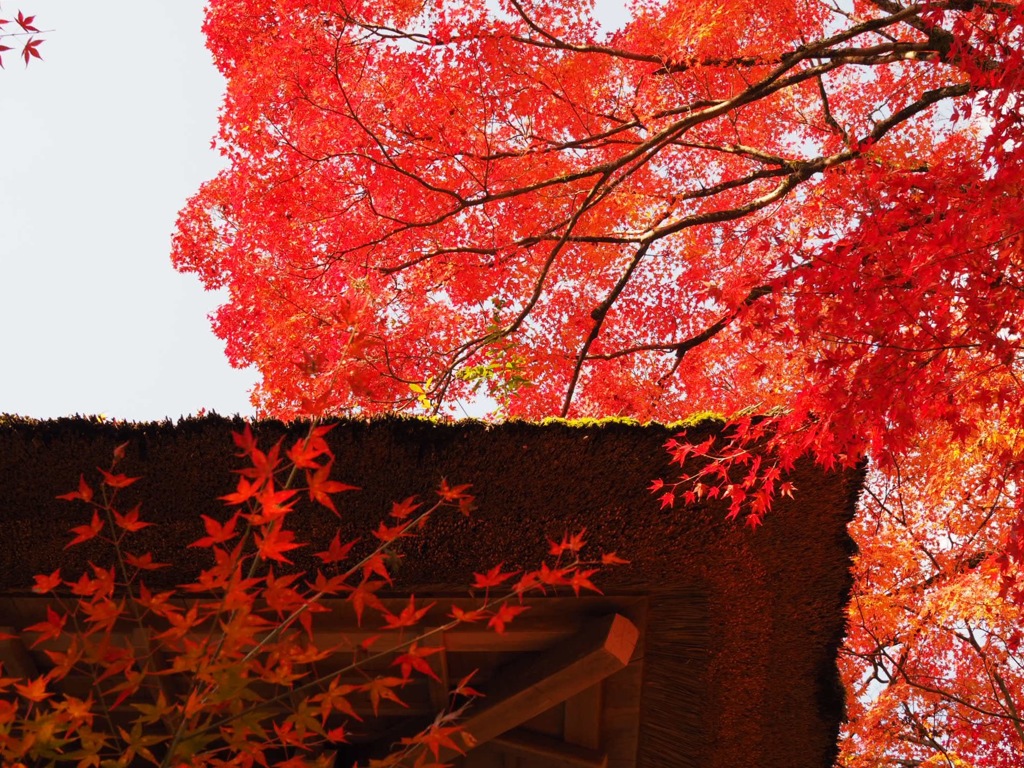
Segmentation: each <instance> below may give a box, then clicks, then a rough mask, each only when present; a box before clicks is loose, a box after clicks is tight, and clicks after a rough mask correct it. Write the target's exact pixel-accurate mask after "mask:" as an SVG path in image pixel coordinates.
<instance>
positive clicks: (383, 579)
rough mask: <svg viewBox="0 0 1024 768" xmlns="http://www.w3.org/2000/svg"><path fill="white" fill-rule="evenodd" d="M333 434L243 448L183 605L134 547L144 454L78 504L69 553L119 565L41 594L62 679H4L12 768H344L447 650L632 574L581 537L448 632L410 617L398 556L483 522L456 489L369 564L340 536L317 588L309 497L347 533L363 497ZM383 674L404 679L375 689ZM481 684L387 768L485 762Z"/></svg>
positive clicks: (427, 611)
mask: <svg viewBox="0 0 1024 768" xmlns="http://www.w3.org/2000/svg"><path fill="white" fill-rule="evenodd" d="M329 429H330V427H329V426H313V427H311V429H310V431H309V433H308V434H307V435H306V436H305V437H304V438H301V439H299V440H297V441H296V442H295V443H294V444H293V445H292V446H290V447H287V448H285V447H284V446H283V444H282V443H280V442H279V443H277V444H276V445H274V446H272V447H270V448H269V449H267V450H263V449H261V448H260V447H259V446H258V444H257V441H256V439H255V438H254V436H253V434H252V433H251V432H250V430H249V428H248V427H246V429H245V430H244V431H243V432H241V433H237V434H235V444H236V446H237V449H238V456H239V457H240V459H242V460H244V462H245V465H244V466H243V467H242V468H241V469H240V470H239V478H238V484H237V489H236V491H234V492H233V493H230V494H228V495H227V496H225V497H224V498H223V501H224V503H225V511H224V514H223V516H221V517H220V518H219V519H215V518H213V517H210V516H207V515H203V516H202V517H201V519H197V520H196V521H195V523H196V527H197V534H200V532H202V535H198V537H197V538H196V540H195V541H194V542H192V544H191V545H190V546H191V547H197V548H200V549H205V550H208V551H209V555H210V560H211V561H212V562H211V564H210V566H209V567H208V568H206V569H204V570H203V571H202V572H201V573H200V575H199V576H198V578H197V579H195V581H194V582H192V583H186V584H183V585H181V586H180V587H178V588H177V589H168V590H157V589H152V588H151V587H150V586H148V585H147V582H150V583H151V581H152V580H151V577H152V572H154V571H158V570H160V569H164V568H173V566H174V564H170V563H161V562H154V560H153V556H152V555H151V554H150V553H147V552H144V551H141V550H140V549H139V548H138V546H137V545H136V544H135V543H134V542H133V534H135V533H136V532H138V531H140V530H142V529H144V528H146V527H148V526H150V525H151V523H149V522H147V521H146V520H145V518H144V512H143V511H142V510H141V509H140V507H139V506H138V505H136V506H133V507H131V508H130V509H125V508H124V505H123V504H122V502H121V497H122V492H123V489H126V488H128V487H129V486H131V485H133V484H134V483H136V481H139V480H140V478H137V477H129V476H127V475H125V474H122V473H120V472H119V471H118V464H119V462H120V461H121V460H122V459H123V458H124V456H125V452H126V450H130V447H129V446H128V445H127V444H125V445H122V446H119V447H118V448H117V449H116V450H115V452H114V457H113V461H112V463H111V465H110V467H109V468H108V469H107V470H103V469H99V470H98V478H97V479H96V480H93V479H91V478H90V479H87V478H86V477H85V476H84V475H83V476H82V478H81V479H80V481H79V483H78V486H77V488H75V489H74V490H71V491H69V492H68V493H66V494H63V495H62V496H61V497H60V498H62V499H65V500H67V501H69V502H74V503H76V504H78V505H79V506H80V507H81V508H82V509H83V518H82V519H83V523H82V524H81V525H79V526H75V527H74V528H72V530H71V534H72V537H71V538H70V540H69V542H68V544H67V547H73V546H77V545H80V544H82V543H84V542H88V541H90V540H93V539H99V540H102V541H103V542H105V543H106V544H107V545H109V546H108V553H109V557H108V558H107V559H106V560H103V561H98V562H94V563H91V564H90V567H89V569H87V570H86V571H85V572H83V573H80V574H74V575H71V574H64V573H62V572H61V569H57V570H56V571H54V572H53V573H50V574H40V575H38V576H36V577H35V585H34V587H33V591H34V592H35V593H36V594H38V595H40V596H45V597H46V598H48V599H49V603H48V605H47V606H46V618H45V619H43V620H42V621H40V622H38V623H36V624H34V625H32V626H29V627H27V628H26V629H25V635H26V639H28V638H31V640H32V642H31V647H32V648H35V649H38V650H41V651H42V652H44V653H45V654H46V656H47V657H49V659H50V661H51V662H52V668H51V669H50V670H49V671H47V672H45V673H44V674H41V675H39V676H36V677H33V678H30V679H20V678H17V677H12V676H9V671H7V670H2V669H0V762H2V764H3V765H4V766H14V767H16V768H24V767H25V766H30V765H73V766H78V768H87V767H89V766H95V767H98V766H130V765H131V766H134V765H157V766H240V767H242V766H244V767H246V768H248V767H250V766H270V765H273V766H293V767H295V768H298V767H299V766H331V765H334V764H335V753H336V751H337V749H338V747H339V746H340V745H342V744H344V743H345V742H346V741H347V740H348V739H347V734H348V733H349V731H350V728H351V727H352V726H355V727H356V728H358V727H359V721H360V720H361V717H360V715H359V713H358V711H357V705H359V704H362V703H365V704H368V706H369V708H370V709H371V710H372V712H373V713H374V714H376V713H377V712H378V710H379V707H380V705H381V703H382V702H385V701H387V702H393V703H395V704H397V705H400V706H404V703H403V699H402V697H403V687H404V686H405V685H406V684H407V683H408V682H409V681H410V679H411V678H412V677H414V676H426V677H430V678H433V679H435V680H439V678H438V676H437V673H436V672H435V670H434V668H433V666H432V665H431V661H430V659H431V656H432V655H433V654H436V653H438V652H439V651H441V650H443V646H442V645H438V644H437V641H438V640H439V639H440V638H439V635H440V633H441V632H444V631H447V630H450V629H452V628H454V627H456V626H457V625H459V624H465V623H474V622H476V623H480V624H481V625H486V626H488V627H490V628H491V629H493V631H495V632H499V633H500V632H504V631H505V630H506V628H507V626H508V625H509V623H510V622H512V621H513V620H514V619H515V618H516V616H518V615H520V614H522V613H523V612H524V611H526V610H527V609H528V606H526V605H523V604H522V598H523V597H524V596H526V595H530V594H533V593H537V594H542V593H550V592H551V591H552V590H556V591H557V590H561V591H563V592H566V593H567V592H570V591H571V592H574V593H576V594H580V592H581V590H589V591H598V590H597V588H596V587H595V586H594V584H593V582H592V581H591V577H592V576H593V575H594V574H595V573H597V571H598V570H599V569H600V568H601V567H602V566H604V565H614V564H616V563H619V562H624V561H623V560H621V559H620V558H618V557H616V556H615V555H614V554H607V555H605V556H603V557H601V558H599V559H598V560H597V561H596V562H592V563H589V562H587V561H586V560H583V559H582V550H583V548H584V545H585V541H584V538H583V534H582V533H578V534H573V535H569V534H566V535H565V536H564V537H563V538H562V539H561V540H560V541H552V542H551V547H550V550H549V552H550V557H549V560H548V562H545V563H543V564H541V565H540V567H539V568H538V569H537V570H533V571H523V572H519V571H511V572H507V571H504V570H503V569H502V566H501V565H500V564H499V565H497V566H495V567H494V568H492V569H490V570H488V571H486V572H484V573H479V574H476V576H475V580H474V582H473V583H472V584H471V585H469V588H470V590H471V592H472V594H473V595H474V596H475V599H473V600H471V601H469V602H468V603H466V604H465V605H464V606H459V605H454V606H453V608H452V609H451V612H450V613H449V614H448V615H447V616H441V615H439V614H438V611H437V610H436V609H435V605H436V603H435V602H429V601H426V600H423V599H418V598H417V597H416V596H415V595H410V596H408V601H407V604H405V605H404V607H402V608H401V609H400V610H397V611H395V612H392V611H391V610H389V608H388V607H387V606H386V605H385V603H384V602H383V601H382V596H381V594H380V593H382V592H384V591H387V589H388V587H389V586H390V585H391V584H392V572H393V568H394V564H395V557H396V555H395V553H394V551H393V549H392V548H391V545H393V544H394V542H395V541H396V540H397V539H399V538H408V537H414V536H420V535H425V534H426V533H428V532H429V523H430V521H431V519H432V518H433V517H435V516H437V515H438V514H441V513H442V512H448V511H450V512H452V513H454V514H460V515H468V514H470V512H471V510H472V507H473V497H472V496H471V495H470V492H469V491H470V489H469V486H468V485H450V484H448V483H447V482H446V481H442V482H441V483H440V485H439V487H438V488H436V489H435V490H434V491H432V492H431V493H430V494H429V495H427V496H424V497H423V498H415V497H410V498H407V499H405V500H403V501H399V502H396V503H395V504H394V505H393V507H392V509H391V511H390V513H389V514H388V515H387V517H386V518H385V519H384V520H383V521H382V522H381V523H380V525H379V527H378V528H377V530H375V531H372V532H367V536H366V539H367V541H368V542H370V544H369V545H368V546H367V545H363V546H362V547H358V546H357V544H358V541H356V540H353V541H342V540H341V539H340V538H339V536H338V535H335V537H334V538H333V540H332V541H331V542H330V543H329V544H328V545H327V548H326V549H325V550H323V551H320V552H316V553H315V557H316V558H317V559H318V560H319V562H320V567H319V568H318V569H317V570H316V572H315V573H302V572H301V571H297V570H296V569H295V568H291V567H289V566H290V565H291V561H290V560H289V553H290V552H291V551H293V550H295V549H298V548H300V547H305V546H308V544H309V543H308V542H301V541H296V540H295V537H294V533H293V531H292V530H291V529H290V527H289V516H290V515H291V514H293V513H294V512H295V508H296V504H297V502H298V500H299V499H300V498H301V497H302V496H308V498H309V500H310V501H311V502H315V504H316V505H317V507H319V508H320V509H321V510H322V511H323V513H324V514H328V515H339V510H338V508H337V502H336V498H335V497H337V496H338V494H341V493H344V492H350V491H355V490H357V489H355V488H354V487H353V486H350V485H347V484H345V483H343V482H340V481H338V480H335V479H332V478H331V474H332V469H333V466H334V456H333V454H332V453H331V451H330V449H329V447H328V445H327V442H326V441H325V439H324V438H325V435H326V433H327V432H328V431H329ZM142 482H145V480H144V479H143V480H142ZM357 553H361V554H359V556H356V555H357ZM332 599H334V600H343V601H345V602H346V603H348V604H349V606H350V607H351V609H352V610H354V612H355V615H356V617H357V618H358V621H359V623H360V625H361V626H363V627H366V628H367V630H368V631H367V632H365V633H362V636H361V637H359V638H352V637H342V638H341V639H340V641H339V639H338V638H337V637H332V639H331V642H330V643H325V642H323V641H322V640H321V639H320V637H319V636H318V635H317V633H316V630H315V621H316V620H315V615H316V614H318V613H323V612H326V611H328V608H327V607H325V606H324V605H323V602H324V601H326V600H332ZM427 622H429V624H430V628H429V629H424V625H425V624H426V623H427ZM370 630H373V631H376V632H377V634H371V633H370ZM9 637H10V636H0V639H6V638H9ZM382 664H383V665H385V668H386V670H387V671H386V672H385V673H380V672H378V671H375V670H379V669H381V666H382ZM5 672H6V673H7V674H6V675H5ZM83 674H84V675H85V676H86V677H87V678H88V679H89V681H90V682H89V688H88V691H87V692H86V693H85V694H83V695H76V693H77V691H75V690H69V689H68V687H67V685H66V683H67V681H68V679H69V676H71V675H77V676H81V675H83ZM471 678H472V675H470V676H469V677H467V678H466V679H463V680H461V681H458V682H457V683H454V684H453V686H452V688H451V690H450V691H449V692H448V702H449V706H448V707H447V708H446V709H444V710H442V711H440V712H438V713H437V716H436V717H435V718H434V720H433V722H432V723H430V724H429V725H428V726H427V727H425V728H424V730H422V731H421V732H420V733H418V734H415V735H411V736H406V737H404V738H402V739H401V740H399V741H396V744H395V748H394V751H393V752H392V754H391V755H389V756H387V757H386V758H383V759H379V760H375V761H374V763H373V764H374V765H376V766H379V768H385V766H399V765H401V766H407V767H408V768H414V767H415V768H430V767H431V766H435V767H436V766H440V765H441V761H440V760H439V759H438V758H439V754H440V753H441V750H449V751H450V752H451V753H458V752H463V751H464V750H465V749H466V748H467V747H468V746H471V745H472V739H471V737H470V736H469V734H465V733H463V732H461V731H460V728H459V722H460V717H461V715H462V714H463V712H464V711H465V708H466V705H467V704H468V703H469V702H471V701H472V700H473V699H474V698H476V697H477V696H479V695H480V694H479V692H478V691H476V690H475V689H474V688H473V687H472V685H471ZM364 714H365V710H364Z"/></svg>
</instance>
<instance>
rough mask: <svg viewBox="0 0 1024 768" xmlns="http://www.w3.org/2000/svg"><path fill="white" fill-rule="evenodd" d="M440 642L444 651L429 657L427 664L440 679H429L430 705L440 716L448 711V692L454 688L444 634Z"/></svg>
mask: <svg viewBox="0 0 1024 768" xmlns="http://www.w3.org/2000/svg"><path fill="white" fill-rule="evenodd" d="M495 634H497V633H495ZM440 641H441V642H440V645H441V647H442V649H443V650H441V651H439V652H438V653H435V654H433V655H432V656H428V657H427V663H428V664H430V668H431V669H432V670H434V674H435V675H437V677H438V679H437V680H434V679H432V678H428V679H427V685H428V686H430V704H431V706H433V707H434V710H435V712H437V713H438V714H440V713H441V712H444V711H445V710H447V709H448V703H449V702H448V691H450V690H451V687H452V683H451V678H450V677H449V675H448V648H447V643H445V639H444V635H443V634H442V635H440Z"/></svg>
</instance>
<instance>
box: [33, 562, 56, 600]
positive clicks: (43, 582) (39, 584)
mask: <svg viewBox="0 0 1024 768" xmlns="http://www.w3.org/2000/svg"><path fill="white" fill-rule="evenodd" d="M33 578H35V580H36V584H35V586H34V587H32V591H33V592H35V593H36V594H39V595H45V594H46V593H47V592H50V591H51V590H53V589H54V588H56V587H59V586H60V584H61V579H60V568H58V569H57V570H56V571H54V572H53V573H51V574H50V575H49V576H35V577H33Z"/></svg>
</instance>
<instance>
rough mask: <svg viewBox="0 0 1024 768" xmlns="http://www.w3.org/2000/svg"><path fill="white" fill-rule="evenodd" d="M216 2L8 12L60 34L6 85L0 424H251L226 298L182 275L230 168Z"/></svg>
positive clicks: (65, 1) (249, 380)
mask: <svg viewBox="0 0 1024 768" xmlns="http://www.w3.org/2000/svg"><path fill="white" fill-rule="evenodd" d="M203 5H204V0H105V2H102V3H90V2H85V0H0V8H2V9H3V11H4V16H5V17H9V15H11V14H13V13H14V12H15V11H17V10H18V9H21V10H22V11H24V12H25V13H26V14H35V15H36V17H37V18H36V24H37V25H38V26H39V27H40V28H42V29H45V30H52V31H51V32H49V33H47V34H45V35H43V37H44V38H45V40H46V42H45V43H44V44H43V46H42V48H41V52H42V55H43V59H44V60H43V61H35V60H34V61H33V62H32V64H31V65H30V66H29V67H28V68H25V66H24V65H23V64H22V63H21V61H20V60H19V59H18V58H17V55H16V54H17V51H9V52H8V53H7V54H6V55H5V56H4V64H5V67H6V69H5V70H3V71H0V413H16V414H21V415H24V416H34V417H37V418H49V417H57V416H64V415H69V414H74V413H81V414H98V413H103V414H106V415H107V416H110V417H116V418H123V419H131V420H148V419H162V418H164V417H171V418H177V417H179V416H181V415H185V414H189V413H194V412H196V411H197V410H198V409H200V408H206V409H207V410H215V411H217V412H219V413H223V414H232V413H236V412H237V413H243V414H251V413H252V408H251V406H250V404H249V399H248V392H249V389H250V388H251V387H252V385H253V384H254V383H255V381H256V373H255V372H254V371H252V370H247V371H237V370H233V369H232V368H231V367H230V366H229V365H228V363H227V360H226V358H225V357H224V354H223V345H222V344H221V342H220V341H219V340H218V339H217V338H216V337H215V336H214V335H213V332H212V331H211V330H210V324H209V321H208V319H207V315H208V313H209V312H210V311H212V310H213V309H214V308H215V307H216V305H217V303H218V301H217V297H216V295H214V294H206V293H204V292H203V290H202V288H201V286H200V284H199V281H198V280H197V279H196V278H194V277H192V276H190V275H179V274H177V273H176V272H175V271H174V270H173V269H172V268H171V264H170V260H169V253H170V235H171V232H172V231H173V228H174V221H175V216H176V215H177V212H178V210H179V209H180V208H181V207H182V206H183V205H184V203H185V200H186V199H187V198H188V196H189V195H191V194H193V193H194V192H195V191H196V190H197V189H198V187H199V184H200V183H201V182H202V181H203V180H205V179H207V178H210V177H211V176H213V175H214V174H215V173H216V172H217V170H218V169H219V168H220V167H221V160H220V157H219V156H218V155H217V154H216V153H214V152H213V151H212V150H211V149H210V139H211V137H212V136H213V135H214V133H215V132H216V117H217V108H218V106H219V104H220V99H221V94H222V91H223V80H222V79H221V77H220V75H219V74H218V73H217V71H216V69H214V67H213V64H212V62H211V60H210V56H209V54H208V53H207V51H206V49H205V47H204V40H203V36H202V33H201V31H200V30H201V25H202V17H203ZM598 7H599V9H600V10H599V14H600V16H601V17H602V19H603V20H604V22H605V24H606V25H607V26H608V27H609V28H613V27H615V26H618V25H619V24H621V23H622V21H623V20H624V18H625V12H624V9H623V7H622V2H621V0H602V1H601V2H599V4H598ZM10 44H12V45H16V43H10Z"/></svg>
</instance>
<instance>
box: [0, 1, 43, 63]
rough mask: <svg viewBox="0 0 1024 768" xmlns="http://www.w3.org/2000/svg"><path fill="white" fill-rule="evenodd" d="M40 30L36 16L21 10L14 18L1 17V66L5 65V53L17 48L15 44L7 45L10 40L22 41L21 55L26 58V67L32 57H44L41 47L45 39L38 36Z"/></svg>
mask: <svg viewBox="0 0 1024 768" xmlns="http://www.w3.org/2000/svg"><path fill="white" fill-rule="evenodd" d="M40 31H41V30H40V29H39V27H37V26H36V17H35V16H26V15H25V14H24V13H22V12H21V11H18V12H17V15H16V16H15V17H14V18H13V19H2V18H0V67H3V65H4V63H3V54H5V53H7V52H8V51H13V50H15V46H12V45H7V42H8V41H10V42H14V40H17V42H19V43H20V45H21V51H20V53H19V56H20V57H21V58H22V59H23V60H24V62H25V66H26V67H27V66H28V63H29V62H30V61H32V59H41V58H43V56H42V54H41V53H39V47H40V46H41V45H42V44H43V42H44V41H43V40H42V39H40V38H39V37H37V35H38V34H39V33H40ZM12 38H13V39H12Z"/></svg>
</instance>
